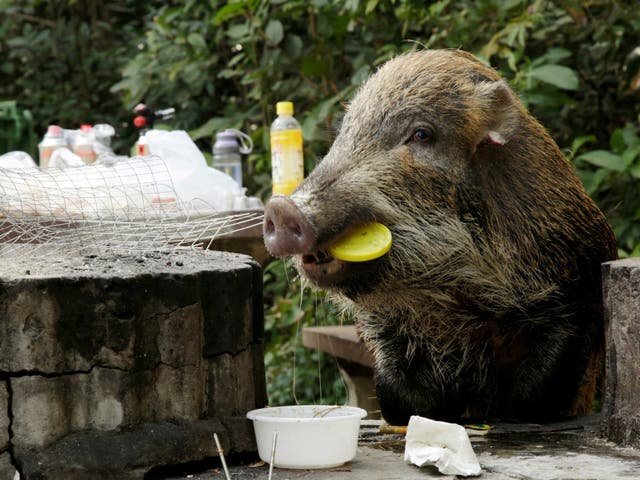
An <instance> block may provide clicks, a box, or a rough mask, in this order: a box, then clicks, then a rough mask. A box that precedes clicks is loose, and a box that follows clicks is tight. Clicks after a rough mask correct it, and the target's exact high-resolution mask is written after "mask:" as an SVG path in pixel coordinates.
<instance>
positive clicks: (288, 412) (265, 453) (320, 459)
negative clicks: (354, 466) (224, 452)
mask: <svg viewBox="0 0 640 480" xmlns="http://www.w3.org/2000/svg"><path fill="white" fill-rule="evenodd" d="M366 415H367V412H366V411H365V410H363V409H361V408H358V407H347V406H328V405H293V406H286V407H270V408H260V409H257V410H251V411H250V412H249V413H247V418H248V419H249V420H253V428H254V430H255V433H256V443H257V444H258V454H259V455H260V459H261V460H263V461H264V462H267V463H268V462H269V461H270V460H271V444H272V441H273V433H274V432H278V440H277V444H276V451H275V456H274V460H273V464H274V466H276V467H280V468H300V469H312V468H331V467H337V466H338V465H342V464H343V463H345V462H348V461H350V460H352V459H353V457H355V456H356V449H357V447H358V432H359V430H360V419H361V418H363V417H365V416H366Z"/></svg>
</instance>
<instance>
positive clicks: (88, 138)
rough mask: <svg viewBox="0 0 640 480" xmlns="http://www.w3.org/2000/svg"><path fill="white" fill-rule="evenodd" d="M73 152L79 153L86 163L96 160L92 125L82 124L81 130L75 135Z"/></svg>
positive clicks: (89, 163)
mask: <svg viewBox="0 0 640 480" xmlns="http://www.w3.org/2000/svg"><path fill="white" fill-rule="evenodd" d="M73 153H75V154H76V155H78V156H79V157H80V158H81V159H82V161H83V162H84V163H85V164H86V165H91V164H92V163H95V161H96V152H95V150H94V149H93V128H92V127H91V125H81V126H80V131H79V132H78V133H77V135H76V137H75V142H74V145H73Z"/></svg>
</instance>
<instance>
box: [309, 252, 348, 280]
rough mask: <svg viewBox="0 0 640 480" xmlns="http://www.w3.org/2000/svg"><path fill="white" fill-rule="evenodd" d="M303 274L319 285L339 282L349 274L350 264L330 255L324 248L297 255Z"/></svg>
mask: <svg viewBox="0 0 640 480" xmlns="http://www.w3.org/2000/svg"><path fill="white" fill-rule="evenodd" d="M298 259H299V266H300V267H301V269H302V271H303V272H304V275H305V276H306V277H307V278H308V279H309V280H311V281H312V282H313V283H315V284H316V285H318V286H319V287H330V286H334V285H336V284H339V283H341V282H342V281H343V280H345V279H346V278H347V277H348V276H349V270H350V266H351V265H350V264H349V262H345V261H342V260H338V259H336V258H334V257H332V256H331V254H330V253H329V252H328V250H326V249H321V250H318V251H316V252H314V253H305V254H302V255H299V256H298Z"/></svg>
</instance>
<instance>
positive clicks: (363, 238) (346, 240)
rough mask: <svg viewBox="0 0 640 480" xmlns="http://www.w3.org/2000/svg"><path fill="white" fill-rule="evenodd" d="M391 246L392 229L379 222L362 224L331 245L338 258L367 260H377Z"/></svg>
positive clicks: (332, 252) (330, 249) (332, 253)
mask: <svg viewBox="0 0 640 480" xmlns="http://www.w3.org/2000/svg"><path fill="white" fill-rule="evenodd" d="M390 248H391V231H390V230H389V229H388V228H387V227H386V226H385V225H383V224H381V223H378V222H373V223H368V224H366V225H360V226H358V227H355V228H353V229H352V230H350V231H349V232H348V233H347V234H346V235H345V236H344V237H342V238H341V239H340V240H338V241H337V242H336V243H334V244H333V245H331V246H330V247H329V253H331V255H332V256H333V257H334V258H337V259H338V260H344V261H347V262H366V261H368V260H375V259H376V258H379V257H381V256H382V255H384V254H385V253H387V252H388V251H389V249H390Z"/></svg>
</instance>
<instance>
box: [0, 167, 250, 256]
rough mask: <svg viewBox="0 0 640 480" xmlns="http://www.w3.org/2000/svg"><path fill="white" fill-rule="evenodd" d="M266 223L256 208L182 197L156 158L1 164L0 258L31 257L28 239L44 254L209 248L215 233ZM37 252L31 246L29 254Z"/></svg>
mask: <svg viewBox="0 0 640 480" xmlns="http://www.w3.org/2000/svg"><path fill="white" fill-rule="evenodd" d="M261 223H262V213H261V212H259V211H255V210H251V211H237V212H220V211H217V210H216V209H215V208H213V207H212V206H211V205H209V204H207V202H205V201H203V200H200V199H198V198H195V199H192V200H190V201H188V202H184V201H182V200H181V199H180V198H179V196H178V195H177V193H176V189H175V187H174V184H173V182H172V178H171V175H170V172H169V170H168V168H167V166H166V165H165V163H164V161H163V160H162V159H161V158H159V157H144V158H142V157H134V158H132V159H129V160H127V161H120V162H117V163H116V164H114V165H106V164H100V165H91V166H84V167H74V168H65V169H53V168H51V169H47V170H40V169H38V168H33V169H21V170H12V169H1V168H0V244H3V248H2V250H1V253H2V255H8V254H11V255H20V254H27V253H25V252H26V251H27V250H25V249H24V245H25V244H30V245H37V246H40V247H42V248H41V249H40V250H42V252H43V254H46V252H49V251H51V247H52V246H53V247H59V248H63V249H64V250H65V251H68V252H70V253H72V252H73V251H79V250H83V249H87V248H90V249H92V250H95V249H98V250H111V251H117V252H122V253H144V252H147V251H157V250H166V249H175V248H177V247H185V246H190V247H193V248H208V247H210V246H211V244H212V242H213V241H214V240H215V239H216V238H219V237H222V236H226V235H233V234H237V233H238V232H242V231H243V230H249V229H252V228H256V227H258V226H259V225H260V224H261ZM11 246H15V248H11ZM37 251H38V248H35V249H34V248H29V249H28V252H29V253H28V255H34V254H37ZM34 252H35V253H34Z"/></svg>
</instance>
